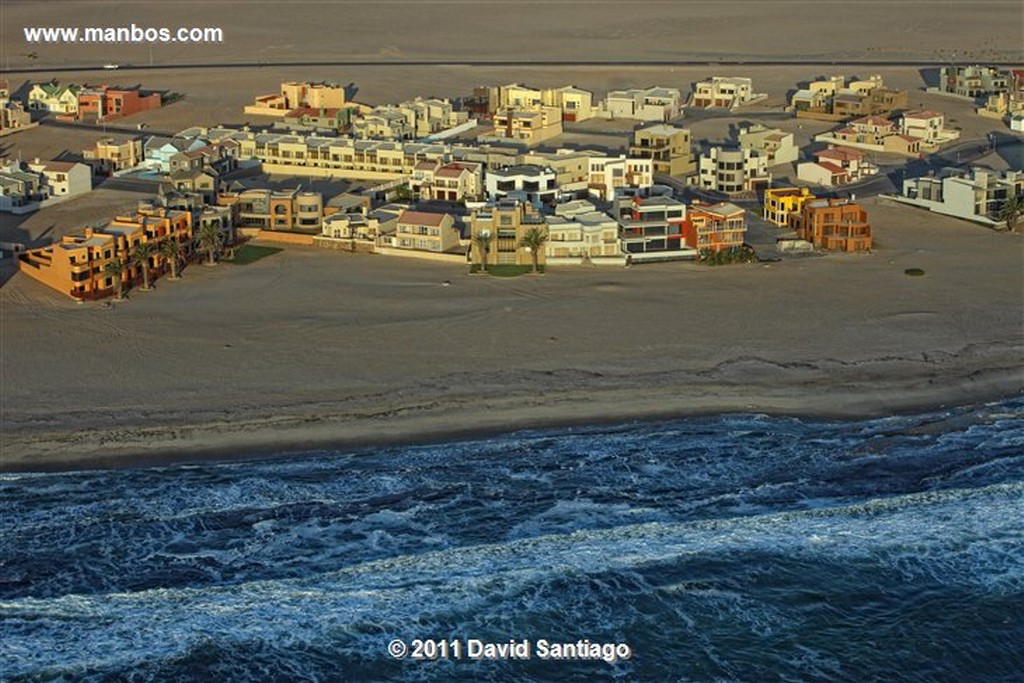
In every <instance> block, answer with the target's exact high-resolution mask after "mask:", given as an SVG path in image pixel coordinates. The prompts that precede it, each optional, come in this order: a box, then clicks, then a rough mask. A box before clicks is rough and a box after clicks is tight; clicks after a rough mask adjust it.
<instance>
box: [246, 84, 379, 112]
mask: <svg viewBox="0 0 1024 683" xmlns="http://www.w3.org/2000/svg"><path fill="white" fill-rule="evenodd" d="M347 106H359V105H355V104H354V103H353V105H350V104H349V103H348V101H347V99H346V97H345V88H344V86H340V85H338V84H336V83H311V82H302V83H300V82H297V81H292V82H287V83H282V84H281V93H280V94H279V95H278V94H271V95H260V96H258V97H256V98H255V99H254V100H253V103H252V104H251V105H249V106H247V107H246V108H245V113H246V114H256V115H258V116H284V115H286V114H287V113H288V112H290V111H293V110H295V109H317V110H319V109H342V108H344V107H347Z"/></svg>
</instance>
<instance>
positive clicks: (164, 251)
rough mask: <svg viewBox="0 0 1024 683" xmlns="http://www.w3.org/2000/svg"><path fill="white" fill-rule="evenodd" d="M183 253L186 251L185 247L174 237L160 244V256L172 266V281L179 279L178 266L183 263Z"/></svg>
mask: <svg viewBox="0 0 1024 683" xmlns="http://www.w3.org/2000/svg"><path fill="white" fill-rule="evenodd" d="M182 251H184V247H183V246H182V244H181V242H179V241H178V240H176V239H174V238H173V237H169V238H167V239H166V240H164V241H163V242H161V243H160V254H161V255H162V256H163V257H164V258H165V259H167V262H168V263H169V264H171V276H170V279H172V280H177V279H178V264H179V262H180V261H181V252H182Z"/></svg>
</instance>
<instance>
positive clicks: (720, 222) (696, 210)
mask: <svg viewBox="0 0 1024 683" xmlns="http://www.w3.org/2000/svg"><path fill="white" fill-rule="evenodd" d="M746 236H747V219H746V211H744V210H743V209H742V208H740V207H738V206H736V205H735V204H731V203H729V202H720V203H718V204H703V203H700V202H694V203H692V204H690V206H689V208H688V210H687V221H686V223H685V224H684V225H683V239H684V240H685V242H686V246H688V247H689V248H691V249H696V250H697V253H700V254H703V253H705V252H719V251H726V250H728V249H734V248H739V247H742V246H743V244H744V240H746Z"/></svg>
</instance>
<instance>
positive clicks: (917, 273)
mask: <svg viewBox="0 0 1024 683" xmlns="http://www.w3.org/2000/svg"><path fill="white" fill-rule="evenodd" d="M903 273H904V274H905V275H909V276H910V277H921V276H922V275H924V271H923V270H922V269H920V268H907V269H906V270H904V271H903Z"/></svg>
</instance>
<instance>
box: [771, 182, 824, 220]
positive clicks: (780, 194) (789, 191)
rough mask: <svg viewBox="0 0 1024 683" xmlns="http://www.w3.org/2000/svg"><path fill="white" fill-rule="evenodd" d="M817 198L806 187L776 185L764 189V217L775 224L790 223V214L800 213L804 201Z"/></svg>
mask: <svg viewBox="0 0 1024 683" xmlns="http://www.w3.org/2000/svg"><path fill="white" fill-rule="evenodd" d="M811 199H816V197H815V196H814V195H813V194H811V191H810V190H808V189H807V188H806V187H776V188H772V189H768V190H765V191H764V213H763V215H764V219H765V220H766V221H768V222H770V223H774V224H775V225H779V226H782V227H786V226H787V225H789V214H791V213H800V212H801V211H802V210H803V206H804V203H805V202H807V201H809V200H811Z"/></svg>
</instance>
